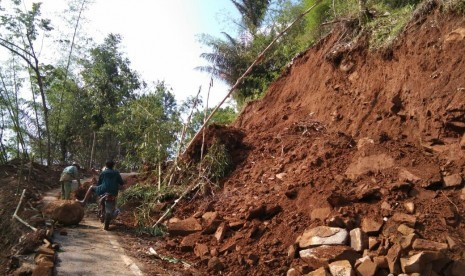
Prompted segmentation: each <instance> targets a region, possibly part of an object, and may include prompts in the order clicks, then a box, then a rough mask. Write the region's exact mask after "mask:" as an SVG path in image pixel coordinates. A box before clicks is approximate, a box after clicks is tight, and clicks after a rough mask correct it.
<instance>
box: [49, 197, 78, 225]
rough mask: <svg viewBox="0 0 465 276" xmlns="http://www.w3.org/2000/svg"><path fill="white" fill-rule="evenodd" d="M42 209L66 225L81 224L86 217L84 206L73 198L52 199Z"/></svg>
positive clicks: (50, 216)
mask: <svg viewBox="0 0 465 276" xmlns="http://www.w3.org/2000/svg"><path fill="white" fill-rule="evenodd" d="M42 211H43V213H44V214H45V215H46V216H47V217H49V218H51V219H53V220H55V221H58V222H59V223H61V224H63V225H65V226H67V225H76V224H79V222H81V220H82V218H84V207H83V206H82V205H81V204H80V203H79V202H77V201H73V200H56V201H52V202H50V203H49V204H48V205H47V206H45V207H44V209H43V210H42Z"/></svg>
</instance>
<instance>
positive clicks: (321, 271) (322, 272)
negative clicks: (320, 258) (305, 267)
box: [306, 267, 331, 276]
mask: <svg viewBox="0 0 465 276" xmlns="http://www.w3.org/2000/svg"><path fill="white" fill-rule="evenodd" d="M306 276H331V274H329V273H328V271H326V268H324V267H320V268H318V269H317V270H314V271H312V272H310V273H308V274H307V275H306Z"/></svg>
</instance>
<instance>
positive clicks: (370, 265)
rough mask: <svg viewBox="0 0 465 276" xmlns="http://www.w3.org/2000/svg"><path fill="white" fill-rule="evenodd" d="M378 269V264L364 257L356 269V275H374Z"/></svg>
mask: <svg viewBox="0 0 465 276" xmlns="http://www.w3.org/2000/svg"><path fill="white" fill-rule="evenodd" d="M377 270H378V265H377V264H376V263H374V262H373V261H371V260H370V259H365V260H364V261H363V262H362V263H361V264H360V265H359V266H358V267H357V268H356V269H355V271H356V272H357V275H360V276H374V275H375V274H376V271H377Z"/></svg>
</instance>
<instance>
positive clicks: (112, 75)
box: [81, 34, 145, 165]
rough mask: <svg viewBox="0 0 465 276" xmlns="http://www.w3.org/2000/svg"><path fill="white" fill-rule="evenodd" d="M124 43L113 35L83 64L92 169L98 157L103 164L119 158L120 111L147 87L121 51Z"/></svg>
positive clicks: (93, 51)
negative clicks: (89, 116)
mask: <svg viewBox="0 0 465 276" xmlns="http://www.w3.org/2000/svg"><path fill="white" fill-rule="evenodd" d="M120 43H121V36H120V35H117V34H109V35H108V36H107V37H106V38H105V40H104V42H103V43H102V44H100V45H98V46H97V47H95V48H93V49H91V51H90V59H89V60H83V61H82V65H83V67H84V69H83V71H82V72H81V75H82V78H83V80H84V83H85V89H86V91H87V92H88V95H89V99H90V101H91V102H92V112H91V118H92V128H93V129H94V135H93V138H92V140H93V142H92V150H91V154H90V155H91V158H90V159H91V160H90V162H89V163H90V165H92V163H93V159H94V156H97V154H98V155H99V158H98V159H99V162H101V163H103V162H104V160H105V159H107V158H115V157H116V156H117V155H118V151H119V148H120V145H119V142H118V140H117V139H116V135H115V134H116V133H115V131H114V125H116V124H117V121H116V114H117V113H118V108H120V107H122V106H124V105H126V104H128V103H129V102H130V101H131V100H133V99H135V94H134V92H135V91H136V90H137V89H140V88H141V87H143V86H145V84H144V83H141V81H140V80H139V76H138V74H137V72H135V71H133V70H132V69H131V68H130V61H129V59H128V58H126V57H124V55H123V53H122V52H121V51H120ZM97 136H98V137H97ZM97 138H100V146H99V147H98V148H99V149H100V151H99V152H98V153H97V152H95V148H96V146H97V142H98V141H97V140H98V139H97ZM94 153H95V154H94Z"/></svg>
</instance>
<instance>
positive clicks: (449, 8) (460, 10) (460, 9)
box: [442, 0, 465, 14]
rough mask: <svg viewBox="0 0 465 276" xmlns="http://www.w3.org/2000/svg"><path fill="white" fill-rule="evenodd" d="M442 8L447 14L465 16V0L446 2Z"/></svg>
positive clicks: (449, 0)
mask: <svg viewBox="0 0 465 276" xmlns="http://www.w3.org/2000/svg"><path fill="white" fill-rule="evenodd" d="M442 6H443V10H444V11H445V12H451V13H456V14H465V0H448V1H447V0H445V1H444V3H443V4H442Z"/></svg>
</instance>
